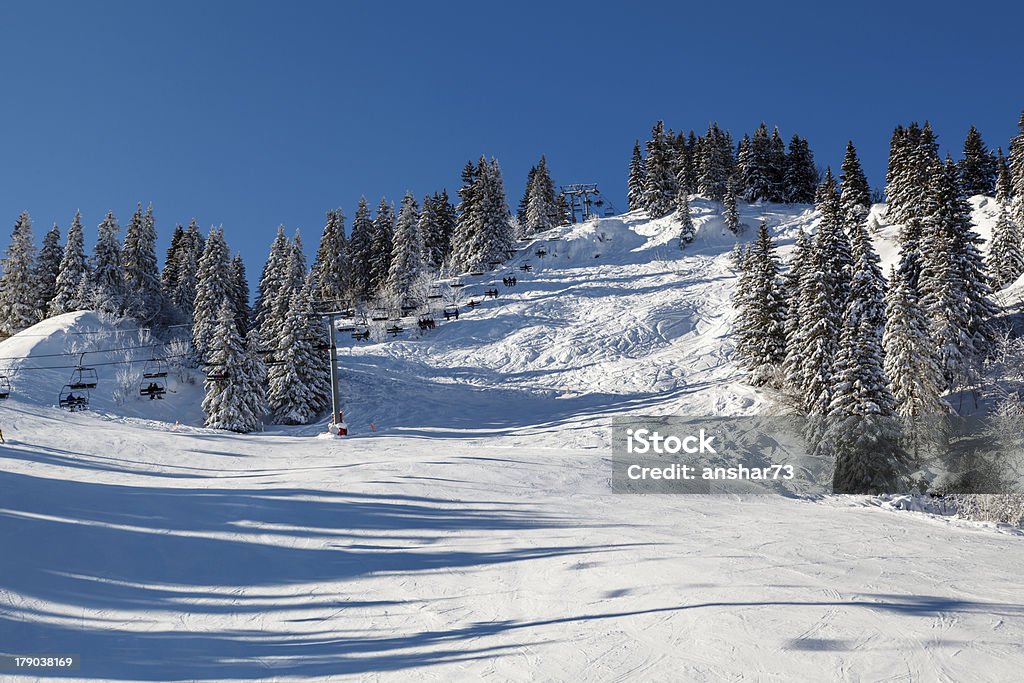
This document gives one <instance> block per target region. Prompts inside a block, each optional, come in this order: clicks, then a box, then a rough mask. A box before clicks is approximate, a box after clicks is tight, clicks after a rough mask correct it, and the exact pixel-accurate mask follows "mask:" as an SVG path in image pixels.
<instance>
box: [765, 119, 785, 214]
mask: <svg viewBox="0 0 1024 683" xmlns="http://www.w3.org/2000/svg"><path fill="white" fill-rule="evenodd" d="M768 178H769V180H771V193H770V195H769V197H768V199H769V200H771V201H773V202H783V201H786V143H785V142H783V140H782V136H781V135H779V129H778V128H774V129H773V130H772V137H771V141H770V143H769V147H768Z"/></svg>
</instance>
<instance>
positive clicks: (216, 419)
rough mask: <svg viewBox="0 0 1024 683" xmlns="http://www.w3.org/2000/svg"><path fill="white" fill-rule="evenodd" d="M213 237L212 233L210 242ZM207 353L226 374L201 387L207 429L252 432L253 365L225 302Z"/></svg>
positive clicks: (214, 323)
mask: <svg viewBox="0 0 1024 683" xmlns="http://www.w3.org/2000/svg"><path fill="white" fill-rule="evenodd" d="M213 235H214V233H213V232H212V231H211V233H210V236H211V238H212V237H213ZM207 250H209V245H208V246H207ZM204 257H205V254H204ZM197 312H198V307H197ZM206 353H207V359H208V361H209V362H210V363H215V364H216V365H217V366H218V367H222V368H223V369H224V371H225V372H224V373H223V377H222V378H220V379H212V378H210V377H208V378H207V379H206V382H205V383H204V389H205V390H206V396H205V397H204V398H203V413H204V414H205V415H206V422H205V424H206V426H207V427H210V428H212V429H227V430H230V431H233V432H241V433H246V432H251V431H253V430H254V429H256V427H257V426H258V425H259V417H258V416H257V415H256V414H255V412H254V410H253V407H254V403H253V401H252V397H251V396H250V395H249V392H250V391H251V389H252V385H253V383H254V378H253V377H251V376H249V373H250V371H251V370H252V363H251V361H250V360H249V359H248V356H247V354H246V351H245V347H244V346H243V345H242V337H241V336H240V335H239V334H238V327H237V326H236V325H235V311H234V308H232V306H231V302H229V301H228V300H227V299H226V298H224V299H223V300H222V301H221V304H220V306H219V307H218V308H217V310H216V312H215V314H214V316H213V318H212V325H211V329H210V336H209V340H208V343H207V346H206Z"/></svg>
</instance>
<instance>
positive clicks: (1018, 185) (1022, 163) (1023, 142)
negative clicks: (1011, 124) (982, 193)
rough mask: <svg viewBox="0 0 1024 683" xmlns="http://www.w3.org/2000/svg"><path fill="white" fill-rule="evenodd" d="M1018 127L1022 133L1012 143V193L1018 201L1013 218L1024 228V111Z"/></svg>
mask: <svg viewBox="0 0 1024 683" xmlns="http://www.w3.org/2000/svg"><path fill="white" fill-rule="evenodd" d="M1017 125H1018V128H1019V130H1020V132H1019V133H1017V135H1016V136H1015V137H1014V138H1013V140H1011V141H1010V193H1011V195H1012V196H1013V198H1014V199H1015V200H1016V201H1015V203H1014V205H1015V206H1016V212H1015V214H1014V216H1013V217H1014V218H1015V219H1016V220H1017V225H1021V226H1024V111H1022V112H1021V114H1020V121H1019V122H1018V124H1017Z"/></svg>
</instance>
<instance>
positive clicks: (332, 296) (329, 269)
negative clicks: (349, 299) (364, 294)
mask: <svg viewBox="0 0 1024 683" xmlns="http://www.w3.org/2000/svg"><path fill="white" fill-rule="evenodd" d="M313 279H314V287H313V298H314V299H316V300H319V301H325V302H329V305H330V306H332V307H334V308H340V307H342V301H343V300H344V299H345V298H346V295H347V293H348V288H349V260H348V243H347V241H346V240H345V214H344V213H342V211H341V209H333V210H331V211H328V212H327V222H326V223H325V224H324V231H323V233H322V234H321V235H320V247H319V249H317V252H316V260H315V261H313Z"/></svg>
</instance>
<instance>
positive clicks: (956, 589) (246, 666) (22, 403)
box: [0, 199, 1024, 681]
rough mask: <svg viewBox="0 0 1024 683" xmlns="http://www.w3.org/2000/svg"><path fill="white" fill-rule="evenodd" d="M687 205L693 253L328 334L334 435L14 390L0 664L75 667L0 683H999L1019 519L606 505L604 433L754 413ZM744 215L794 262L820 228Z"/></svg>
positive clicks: (1, 482)
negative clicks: (406, 329) (340, 396)
mask: <svg viewBox="0 0 1024 683" xmlns="http://www.w3.org/2000/svg"><path fill="white" fill-rule="evenodd" d="M973 203H974V206H975V209H976V220H979V219H978V215H980V214H981V213H984V210H985V207H984V206H983V205H982V204H981V202H980V201H977V200H973ZM692 208H693V211H694V220H695V224H696V225H697V228H698V238H697V241H696V242H695V243H694V244H693V245H690V246H689V247H687V249H686V250H685V251H683V252H679V251H678V248H677V247H676V245H675V242H674V237H675V235H674V227H675V226H674V223H673V221H672V220H671V219H670V218H667V219H661V220H659V221H648V220H646V219H644V218H643V217H642V216H639V215H634V214H627V215H625V216H621V217H615V218H609V219H602V220H600V221H597V222H595V223H586V224H580V225H576V226H572V227H567V228H558V229H557V231H558V232H557V233H556V234H557V236H559V237H561V238H562V239H560V240H557V241H555V242H552V243H551V244H550V245H549V249H548V250H549V252H554V253H557V256H556V255H554V254H553V253H549V255H548V256H545V257H544V258H543V259H540V258H538V257H536V255H535V250H536V245H531V247H530V249H524V250H523V251H522V252H521V253H520V254H518V255H517V256H516V257H515V258H514V259H513V260H512V262H511V263H510V266H509V267H510V268H515V269H516V271H515V272H517V275H518V276H519V283H518V285H517V286H516V287H513V288H508V289H505V288H502V290H501V295H500V297H499V298H498V299H496V300H489V301H486V302H485V303H484V304H483V305H481V306H480V307H479V308H477V309H476V310H474V311H472V312H470V313H467V314H466V315H464V316H463V317H461V318H460V320H459V321H458V322H457V323H455V322H453V323H451V324H448V325H441V326H439V327H438V328H437V329H436V330H435V331H433V332H431V333H428V334H426V335H424V336H423V337H421V338H411V337H410V338H406V339H398V340H389V341H384V342H380V343H371V344H352V345H351V347H350V348H345V349H344V350H342V351H341V366H342V382H343V385H342V386H343V390H344V394H345V397H346V418H347V421H348V422H349V424H350V426H351V428H352V436H351V437H348V438H345V439H321V438H315V437H316V435H317V434H318V433H319V432H321V431H323V425H317V426H311V427H306V428H275V430H273V431H272V430H270V429H269V428H268V431H267V432H265V433H259V434H254V435H246V436H239V435H234V434H228V433H224V432H218V431H214V430H207V429H203V428H201V427H199V426H197V425H198V424H200V423H201V415H200V414H199V413H198V411H197V409H196V407H195V403H197V402H198V396H199V395H200V392H201V387H200V386H199V385H195V384H190V383H189V382H187V381H184V382H181V383H180V384H176V385H175V386H173V387H172V389H173V390H174V392H173V393H169V394H168V396H167V397H166V400H164V401H147V400H145V399H135V398H133V399H131V400H129V401H128V402H127V403H125V404H124V405H120V406H119V405H116V404H115V403H114V402H113V401H111V400H110V399H109V392H107V394H106V395H104V394H103V393H102V392H100V391H98V392H97V397H96V400H95V401H94V403H95V406H94V407H95V410H94V411H91V412H85V413H76V414H68V413H66V412H63V411H60V410H58V409H57V408H55V407H54V403H55V402H56V393H55V392H54V391H53V386H52V384H53V383H54V382H63V381H64V378H65V376H66V375H67V371H66V370H61V371H60V372H59V373H57V372H56V371H54V372H55V375H54V376H53V377H50V376H49V375H48V373H47V372H36V373H28V372H26V373H24V374H23V375H21V376H19V377H18V379H17V381H16V382H15V386H14V389H15V391H14V392H13V393H12V396H11V398H10V399H8V400H7V401H6V402H4V403H3V404H0V428H2V429H3V432H4V435H5V437H7V438H8V443H7V444H6V445H5V446H0V464H2V466H0V544H2V548H3V551H0V652H5V653H55V654H56V653H73V654H77V655H79V656H80V657H81V665H80V668H79V669H77V670H75V671H65V672H60V671H47V672H35V673H33V674H31V675H29V676H18V675H15V674H13V673H11V672H0V679H2V680H33V679H38V680H49V679H60V680H75V679H82V680H144V681H149V680H201V681H233V680H257V679H258V680H299V679H302V680H340V679H348V678H351V679H359V680H396V681H397V680H410V679H412V680H438V681H452V680H460V681H461V680H481V679H485V680H523V681H525V680H538V679H540V680H567V681H568V680H599V681H612V680H665V681H680V680H686V681H689V680H695V681H721V680H757V681H772V680H777V681H794V680H795V681H823V680H849V681H869V680H870V681H876V680H894V681H895V680H906V681H964V680H971V681H978V680H981V681H1009V680H1017V679H1018V678H1019V671H1020V670H1021V666H1022V664H1024V652H1022V648H1021V643H1022V642H1024V600H1022V597H1021V596H1022V595H1024V590H1022V588H1024V587H1022V581H1024V579H1022V578H1021V572H1020V558H1021V557H1022V553H1021V550H1022V545H1021V544H1022V543H1024V537H1022V536H1021V534H1020V532H1019V531H1017V530H1014V529H1009V528H1005V527H1000V526H998V525H990V524H980V523H969V522H964V521H958V520H952V519H947V518H940V517H934V516H929V515H925V514H922V513H912V512H898V511H894V510H892V509H890V508H889V507H888V506H886V505H884V504H879V503H878V502H877V501H874V500H872V499H868V498H859V497H828V498H824V499H814V500H811V499H801V498H791V497H782V496H653V495H651V496H636V495H633V496H626V495H615V494H612V493H611V492H610V489H609V481H608V480H609V475H610V465H609V462H608V460H609V457H610V453H609V449H608V439H609V425H610V418H611V416H613V415H619V414H633V415H642V414H675V413H682V414H691V415H712V414H714V415H730V414H746V413H756V412H758V411H760V410H764V409H766V407H767V406H768V405H770V404H769V401H770V398H769V397H766V396H764V395H762V394H761V393H760V392H758V391H756V390H754V389H752V388H750V387H748V386H747V385H745V384H744V383H743V376H742V373H741V372H740V371H739V370H738V369H737V368H736V366H735V364H734V363H733V361H732V349H731V344H730V342H729V330H730V326H731V320H732V316H733V311H732V307H731V304H730V294H731V289H732V286H733V283H734V279H735V274H734V272H733V270H732V266H731V264H730V262H729V257H728V252H729V250H730V249H731V248H732V245H733V243H734V241H735V240H734V239H733V238H732V237H731V236H730V235H728V234H727V233H726V232H725V231H724V230H723V229H722V226H721V221H720V218H719V217H718V211H719V207H718V206H717V205H716V204H714V203H712V202H704V201H703V200H699V199H695V200H694V201H693V203H692ZM742 209H743V216H742V218H743V222H744V223H746V224H748V225H749V226H750V228H751V229H748V235H749V234H750V233H752V232H753V230H752V228H753V227H755V226H756V223H757V221H758V220H759V219H760V218H761V217H762V216H764V217H765V218H767V220H768V221H769V225H770V226H771V228H772V231H773V233H774V234H775V235H776V236H777V237H778V239H779V241H780V244H781V246H782V249H783V253H785V252H786V250H788V248H789V247H791V245H792V242H793V239H794V238H795V235H796V231H797V230H798V229H799V228H800V227H804V228H810V227H812V226H813V223H814V220H815V219H816V216H815V214H814V213H813V211H812V210H810V209H809V208H808V207H796V208H794V207H784V206H775V205H764V206H760V205H743V206H742ZM986 220H987V219H986ZM979 222H980V223H981V226H980V231H981V232H982V234H983V235H984V234H985V230H986V229H987V225H988V224H987V223H986V222H985V221H979ZM892 231H893V228H892V226H883V227H882V229H881V230H880V231H879V250H880V252H881V253H882V255H883V259H884V260H885V261H886V262H891V261H892V260H893V257H892V252H891V249H890V248H889V246H890V241H891V237H890V234H891V233H892ZM538 244H539V242H538ZM526 260H529V262H530V263H531V265H532V266H533V270H532V272H530V273H524V272H520V271H518V269H517V267H518V265H520V264H521V262H522V261H526ZM886 267H887V266H886ZM488 277H490V276H488ZM493 277H495V278H496V279H497V281H498V282H499V283H500V279H501V274H500V272H499V273H498V274H496V275H495V276H493ZM477 282H479V283H480V286H483V285H484V284H485V283H487V282H489V279H488V278H480V279H478V280H477ZM88 315H89V314H75V315H72V316H70V317H68V318H67V319H66V320H63V319H60V320H58V319H54V320H51V321H46V322H44V323H41V325H42V326H46V325H49V326H50V327H40V326H37V328H38V329H37V330H36V332H34V333H33V334H36V335H38V336H28V335H25V336H23V337H20V338H19V337H14V338H12V339H10V340H8V341H5V342H3V343H0V355H2V356H13V355H19V356H20V355H30V354H32V353H33V352H37V353H46V352H50V351H52V350H53V349H54V347H58V346H60V345H61V344H65V343H66V342H65V339H66V337H67V336H68V335H67V332H70V331H73V330H74V329H75V327H76V326H80V325H93V326H94V325H98V324H100V323H99V322H98V321H97V320H96V319H94V318H89V317H88ZM61 326H63V327H61ZM34 329H35V328H34ZM40 329H41V330H43V331H42V332H40V331H39V330H40ZM102 379H103V378H101V381H102ZM58 388H59V387H58ZM175 420H178V421H180V424H179V425H175V424H174V423H175ZM371 421H372V422H374V425H375V428H376V431H373V432H371V431H370V429H369V427H368V425H369V423H370V422H371Z"/></svg>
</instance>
